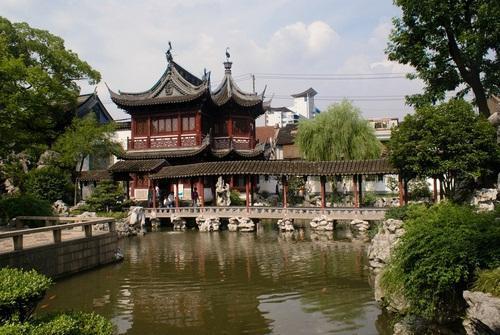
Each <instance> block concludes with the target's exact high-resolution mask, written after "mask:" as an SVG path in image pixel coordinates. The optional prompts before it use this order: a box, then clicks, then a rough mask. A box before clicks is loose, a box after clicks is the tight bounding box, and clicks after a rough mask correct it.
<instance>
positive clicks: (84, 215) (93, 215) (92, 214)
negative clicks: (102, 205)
mask: <svg viewBox="0 0 500 335" xmlns="http://www.w3.org/2000/svg"><path fill="white" fill-rule="evenodd" d="M76 217H77V218H96V217H97V214H96V213H95V212H83V213H82V214H80V215H77V216H76Z"/></svg>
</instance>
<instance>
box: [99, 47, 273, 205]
mask: <svg viewBox="0 0 500 335" xmlns="http://www.w3.org/2000/svg"><path fill="white" fill-rule="evenodd" d="M167 59H168V66H167V69H166V70H165V72H164V73H163V75H162V76H161V78H160V79H159V80H158V81H157V82H156V83H155V84H154V85H153V87H151V88H150V89H149V90H147V91H144V92H138V93H126V92H120V91H119V92H118V93H116V92H114V91H112V90H111V89H109V92H110V95H111V99H112V101H113V102H114V103H115V104H116V105H117V106H118V107H119V108H121V109H123V110H125V111H126V112H127V113H128V114H130V116H131V138H129V139H128V140H127V142H128V143H127V150H126V152H125V154H124V155H123V156H122V157H119V158H120V159H122V160H121V161H118V162H117V163H115V164H114V165H113V166H111V167H110V168H109V171H110V172H111V173H112V174H113V176H114V179H115V180H126V181H127V185H128V180H131V181H132V184H131V190H130V194H131V195H132V196H133V197H135V198H136V199H146V198H147V194H148V189H150V187H151V185H152V182H151V181H150V180H149V178H148V177H147V176H148V175H149V174H152V173H155V172H158V171H159V170H160V169H161V168H162V167H165V166H171V165H182V164H189V163H200V162H210V161H232V160H249V159H251V160H263V159H265V143H258V142H257V141H256V136H255V119H256V118H257V117H258V116H259V115H261V114H263V113H264V109H265V107H266V106H265V104H266V102H264V101H263V98H264V92H263V93H262V94H260V95H258V94H256V93H247V92H244V91H243V90H241V89H240V88H239V87H238V85H237V84H236V83H235V81H234V79H233V77H232V75H231V66H232V62H230V61H229V58H227V60H226V62H224V67H225V75H224V78H223V80H222V82H221V83H220V85H219V86H218V87H217V88H216V89H215V90H213V91H212V90H211V87H210V73H207V72H205V74H204V75H203V77H202V78H198V77H196V76H195V75H193V74H191V73H190V72H188V71H187V70H185V69H184V68H183V67H181V66H180V65H179V64H177V63H176V62H175V61H174V60H173V59H172V56H171V54H170V51H168V52H167ZM201 179H202V180H197V181H194V183H195V184H194V185H195V186H196V185H199V189H200V190H205V186H204V185H206V186H207V187H213V185H215V182H214V180H213V178H212V179H210V180H208V178H207V180H204V179H203V178H201ZM228 182H230V183H231V184H233V185H232V186H235V187H238V186H239V187H244V181H243V180H241V181H240V180H238V178H236V180H233V178H231V180H228ZM164 183H166V181H164ZM180 183H181V186H180V187H181V189H180V190H175V192H176V193H177V192H180V193H181V197H182V190H183V189H186V188H187V190H189V191H188V192H184V198H188V199H189V197H190V193H191V192H190V190H191V188H192V187H193V180H189V179H185V180H181V181H180ZM159 186H160V189H161V190H162V193H163V194H165V192H170V191H172V192H173V191H174V186H173V185H169V184H160V185H159ZM177 187H179V186H177ZM209 190H210V188H208V191H209ZM200 193H201V194H200V197H201V198H203V197H204V193H205V192H200ZM208 193H211V192H208ZM202 200H203V199H202Z"/></svg>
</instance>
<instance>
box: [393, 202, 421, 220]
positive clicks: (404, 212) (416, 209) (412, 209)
mask: <svg viewBox="0 0 500 335" xmlns="http://www.w3.org/2000/svg"><path fill="white" fill-rule="evenodd" d="M426 208H427V206H426V205H424V204H410V205H404V206H401V207H391V208H389V209H388V210H387V211H386V212H385V218H386V219H396V220H403V221H406V220H408V219H412V218H416V217H418V216H420V215H423V214H424V213H425V211H426Z"/></svg>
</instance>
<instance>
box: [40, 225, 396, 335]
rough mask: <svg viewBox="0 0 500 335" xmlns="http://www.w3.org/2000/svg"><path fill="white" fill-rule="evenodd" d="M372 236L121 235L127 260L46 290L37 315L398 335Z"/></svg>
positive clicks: (204, 328) (163, 326)
mask: <svg viewBox="0 0 500 335" xmlns="http://www.w3.org/2000/svg"><path fill="white" fill-rule="evenodd" d="M367 246H368V245H367V244H366V243H363V242H361V241H357V240H353V241H352V240H351V239H350V238H347V237H346V236H345V235H344V233H343V231H342V230H339V231H337V232H335V233H329V234H328V233H326V234H315V233H313V232H309V231H307V230H300V231H295V232H293V233H279V232H278V231H276V230H275V228H274V226H273V225H271V224H264V225H261V226H260V227H259V229H258V231H257V232H255V233H235V232H228V231H221V232H213V233H201V232H198V231H196V230H188V231H185V232H174V231H172V230H168V229H163V230H161V231H158V232H153V233H149V234H147V235H145V236H143V237H132V238H127V239H123V240H121V241H120V248H121V250H122V252H123V254H124V256H125V259H124V260H123V262H121V263H118V264H113V265H109V266H105V267H102V268H99V269H97V270H93V271H88V272H84V273H81V274H78V275H75V276H72V277H69V278H66V279H63V280H60V281H58V282H57V283H56V285H55V286H54V287H53V288H52V289H50V290H49V292H48V293H47V295H46V298H45V300H44V301H43V302H42V303H41V304H40V305H39V306H40V307H39V309H38V313H39V314H40V313H45V312H51V311H54V310H67V309H75V310H84V311H95V312H97V313H99V314H101V315H103V316H105V317H107V318H109V319H110V320H111V321H112V322H113V323H114V324H115V325H116V326H117V329H118V333H119V334H141V335H147V334H391V330H390V327H389V318H388V316H387V315H386V314H385V313H384V312H383V311H382V310H381V309H380V308H379V307H378V306H377V304H376V302H375V301H374V299H373V289H372V288H371V287H370V285H369V280H370V278H369V277H370V274H369V270H368V269H367V268H366V265H367V261H368V260H367V256H366V248H367Z"/></svg>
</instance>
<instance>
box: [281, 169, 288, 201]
mask: <svg viewBox="0 0 500 335" xmlns="http://www.w3.org/2000/svg"><path fill="white" fill-rule="evenodd" d="M281 182H282V183H283V208H286V207H287V204H286V203H287V193H288V180H287V179H286V176H282V177H281Z"/></svg>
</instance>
